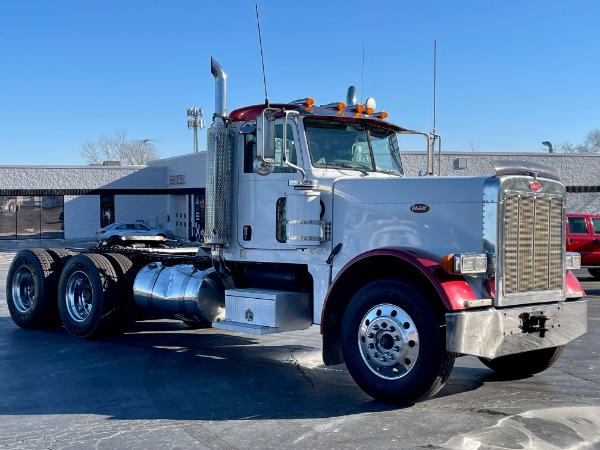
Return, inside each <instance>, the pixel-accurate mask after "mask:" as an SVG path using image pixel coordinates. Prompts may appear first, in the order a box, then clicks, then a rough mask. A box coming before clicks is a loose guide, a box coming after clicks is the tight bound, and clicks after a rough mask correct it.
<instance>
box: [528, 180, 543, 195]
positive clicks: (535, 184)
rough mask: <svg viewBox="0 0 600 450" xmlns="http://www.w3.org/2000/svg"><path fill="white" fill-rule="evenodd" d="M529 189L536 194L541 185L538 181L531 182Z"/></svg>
mask: <svg viewBox="0 0 600 450" xmlns="http://www.w3.org/2000/svg"><path fill="white" fill-rule="evenodd" d="M529 189H531V190H532V191H533V192H537V191H540V190H541V189H542V185H541V184H540V183H539V182H538V181H532V182H531V183H529Z"/></svg>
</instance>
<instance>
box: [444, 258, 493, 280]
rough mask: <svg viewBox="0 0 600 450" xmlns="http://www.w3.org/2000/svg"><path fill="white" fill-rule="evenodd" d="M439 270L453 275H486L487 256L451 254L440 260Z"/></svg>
mask: <svg viewBox="0 0 600 450" xmlns="http://www.w3.org/2000/svg"><path fill="white" fill-rule="evenodd" d="M440 268H441V269H442V270H444V271H445V272H447V273H451V274H454V275H461V274H467V273H486V272H487V268H488V255H486V254H485V253H453V254H450V255H446V256H444V257H443V258H442V259H441V260H440Z"/></svg>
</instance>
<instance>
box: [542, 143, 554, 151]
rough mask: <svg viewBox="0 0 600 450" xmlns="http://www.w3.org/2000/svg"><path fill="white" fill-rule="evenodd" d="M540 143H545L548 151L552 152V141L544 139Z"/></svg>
mask: <svg viewBox="0 0 600 450" xmlns="http://www.w3.org/2000/svg"><path fill="white" fill-rule="evenodd" d="M542 145H545V146H546V147H548V153H554V148H553V147H552V142H550V141H544V142H542Z"/></svg>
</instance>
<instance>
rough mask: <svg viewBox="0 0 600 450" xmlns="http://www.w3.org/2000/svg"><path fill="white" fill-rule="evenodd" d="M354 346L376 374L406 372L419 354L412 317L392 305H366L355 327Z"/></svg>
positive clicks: (389, 376)
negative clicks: (356, 336) (356, 344)
mask: <svg viewBox="0 0 600 450" xmlns="http://www.w3.org/2000/svg"><path fill="white" fill-rule="evenodd" d="M358 346H359V349H360V353H361V356H362V359H363V361H364V362H365V364H366V365H367V367H368V368H369V369H370V370H371V372H373V373H374V374H375V375H377V376H378V377H380V378H384V379H386V380H395V379H398V378H402V377H404V376H406V375H407V374H408V373H409V372H410V371H411V370H412V369H413V367H414V366H415V363H416V361H417V359H418V357H419V333H418V331H417V327H416V325H415V323H414V321H413V320H412V318H411V317H410V316H409V315H408V314H407V313H406V312H405V311H404V310H403V309H402V308H399V307H398V306H396V305H391V304H382V305H377V306H375V307H374V308H372V309H370V310H369V311H368V312H367V313H366V314H365V315H364V316H363V318H362V320H361V322H360V326H359V330H358Z"/></svg>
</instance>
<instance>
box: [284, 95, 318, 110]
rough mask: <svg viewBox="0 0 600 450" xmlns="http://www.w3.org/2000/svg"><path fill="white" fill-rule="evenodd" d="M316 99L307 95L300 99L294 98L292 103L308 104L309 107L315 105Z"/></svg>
mask: <svg viewBox="0 0 600 450" xmlns="http://www.w3.org/2000/svg"><path fill="white" fill-rule="evenodd" d="M314 103H315V100H314V99H312V98H310V97H306V98H301V99H298V100H294V101H293V102H290V104H292V105H302V106H308V107H309V108H310V107H311V106H312V105H314Z"/></svg>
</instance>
